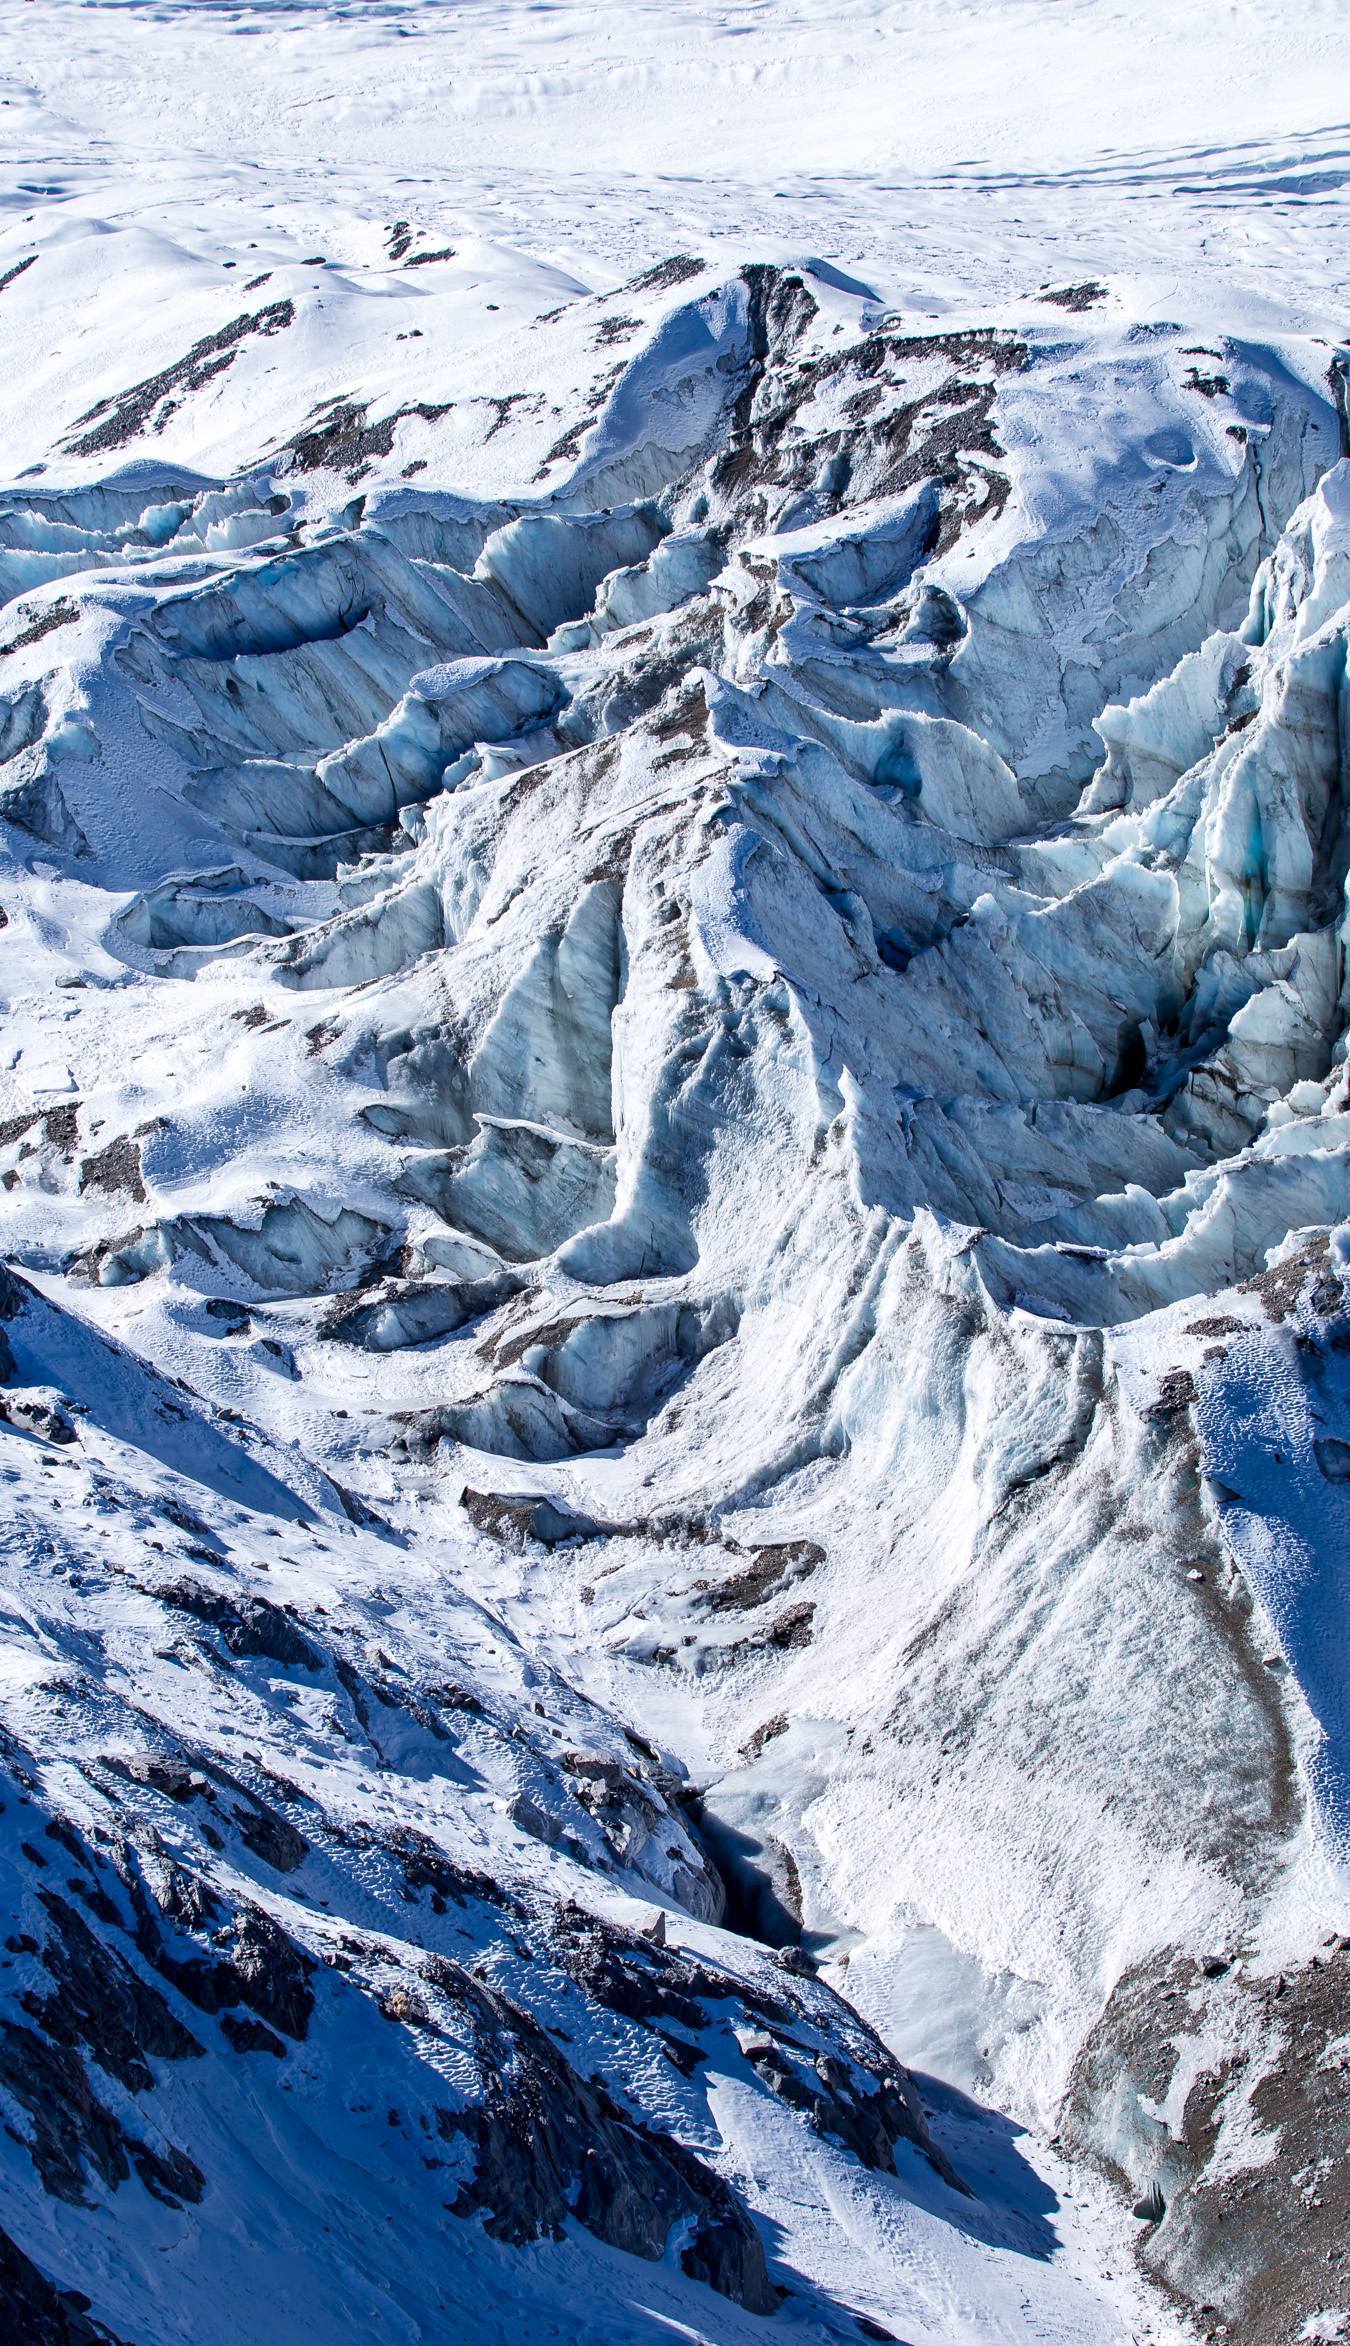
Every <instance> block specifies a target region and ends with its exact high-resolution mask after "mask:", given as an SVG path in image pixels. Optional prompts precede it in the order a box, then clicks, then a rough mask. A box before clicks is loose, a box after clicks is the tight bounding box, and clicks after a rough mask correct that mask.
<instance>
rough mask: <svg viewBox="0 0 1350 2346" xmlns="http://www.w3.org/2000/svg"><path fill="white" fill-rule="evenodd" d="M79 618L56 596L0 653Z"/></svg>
mask: <svg viewBox="0 0 1350 2346" xmlns="http://www.w3.org/2000/svg"><path fill="white" fill-rule="evenodd" d="M6 282H7V281H6V280H5V279H3V278H0V292H2V291H3V290H4V286H5V283H6ZM20 610H21V611H22V605H21V606H20ZM79 616H80V614H79V609H78V607H77V606H76V605H75V604H74V603H70V602H67V601H66V599H65V597H64V595H58V596H57V597H56V598H55V600H54V601H52V602H50V603H43V604H41V605H40V606H39V607H38V609H37V610H36V611H35V612H34V613H33V616H32V618H31V619H26V620H25V621H24V624H23V626H22V627H21V628H20V629H19V632H18V634H17V635H12V636H11V637H10V639H9V642H8V643H7V644H3V645H0V651H5V652H23V651H27V649H28V646H29V645H30V644H40V643H41V642H42V640H43V638H44V637H45V636H49V635H55V634H56V633H57V631H58V629H59V628H62V627H73V626H74V625H75V622H76V620H77V619H78V618H79Z"/></svg>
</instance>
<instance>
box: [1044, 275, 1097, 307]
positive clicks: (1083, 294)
mask: <svg viewBox="0 0 1350 2346" xmlns="http://www.w3.org/2000/svg"><path fill="white" fill-rule="evenodd" d="M1040 298H1041V300H1042V301H1050V302H1053V303H1054V305H1055V308H1056V309H1059V310H1073V311H1081V310H1090V309H1093V308H1095V306H1096V304H1097V303H1098V302H1099V301H1105V299H1106V287H1105V286H1104V285H1099V284H1098V283H1097V280H1096V278H1095V277H1085V278H1084V279H1083V282H1082V284H1081V285H1044V286H1042V288H1041V295H1040Z"/></svg>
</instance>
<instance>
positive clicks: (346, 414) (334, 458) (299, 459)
mask: <svg viewBox="0 0 1350 2346" xmlns="http://www.w3.org/2000/svg"><path fill="white" fill-rule="evenodd" d="M426 257H427V258H428V259H429V260H430V259H436V258H440V257H443V256H440V255H435V254H428V255H427V256H426ZM449 412H450V406H449V404H448V403H442V404H441V405H439V406H437V405H435V404H434V403H429V402H427V401H425V400H424V401H421V402H419V403H418V404H417V405H415V406H412V407H400V408H396V409H395V411H394V412H393V414H392V415H385V416H381V417H380V419H379V421H378V422H377V423H373V424H372V423H368V422H367V421H366V417H367V414H368V409H367V407H366V405H365V403H364V402H362V401H358V400H349V399H334V400H331V401H330V402H329V404H328V406H327V407H326V408H322V409H321V410H320V411H319V416H318V418H317V420H316V421H315V422H314V423H313V424H312V425H311V426H310V428H309V430H308V431H305V432H300V433H298V434H297V435H296V437H295V439H294V440H293V441H292V442H291V445H290V449H289V451H288V456H289V464H290V468H291V469H292V470H294V471H295V472H340V473H342V474H343V475H344V477H345V478H346V479H347V480H349V481H356V480H359V479H360V476H361V474H362V473H363V472H365V471H366V470H367V469H368V468H369V466H370V465H371V463H372V462H373V461H374V459H375V458H376V457H378V456H388V455H389V454H390V452H391V450H392V449H393V445H394V435H395V433H396V432H397V430H398V427H399V425H400V424H401V423H402V422H403V421H404V419H405V418H406V417H408V416H418V417H420V418H421V420H422V421H423V422H424V423H436V422H438V421H439V419H440V417H441V416H443V415H448V414H449Z"/></svg>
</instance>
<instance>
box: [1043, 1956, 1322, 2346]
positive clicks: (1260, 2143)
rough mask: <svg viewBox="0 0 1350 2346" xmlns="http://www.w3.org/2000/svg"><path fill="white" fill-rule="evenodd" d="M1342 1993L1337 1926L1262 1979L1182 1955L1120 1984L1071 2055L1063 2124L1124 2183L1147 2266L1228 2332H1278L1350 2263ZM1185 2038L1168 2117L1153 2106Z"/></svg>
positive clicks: (1264, 2343) (1250, 2342)
mask: <svg viewBox="0 0 1350 2346" xmlns="http://www.w3.org/2000/svg"><path fill="white" fill-rule="evenodd" d="M1348 2009H1350V1948H1347V1947H1346V1946H1345V1945H1343V1944H1342V1943H1341V1942H1340V1941H1339V1940H1337V1941H1333V1942H1332V1943H1330V1944H1329V1945H1328V1946H1327V1947H1326V1948H1324V1950H1323V1951H1322V1953H1320V1954H1319V1955H1316V1956H1314V1957H1312V1958H1311V1959H1310V1960H1309V1961H1308V1962H1307V1963H1305V1964H1304V1965H1303V1966H1301V1967H1300V1968H1299V1969H1297V1970H1292V1971H1286V1972H1284V1973H1282V1974H1280V1975H1278V1976H1276V1977H1273V1978H1271V1977H1262V1976H1261V1975H1259V1974H1256V1973H1253V1972H1252V1971H1251V1970H1250V1968H1249V1967H1248V1965H1247V1964H1245V1963H1242V1962H1236V1963H1235V1962H1231V1961H1227V1960H1220V1962H1219V1966H1218V1968H1217V1969H1216V1968H1215V1959H1214V1958H1212V1957H1201V1958H1200V1959H1199V1960H1198V1961H1192V1960H1188V1959H1184V1958H1180V1957H1178V1958H1176V1959H1175V1960H1174V1961H1172V1962H1171V1963H1170V1964H1168V1963H1164V1964H1161V1965H1155V1966H1152V1967H1150V1968H1148V1969H1147V1970H1144V1971H1141V1972H1138V1973H1135V1974H1132V1975H1131V1976H1130V1977H1129V1978H1128V1979H1126V1980H1125V1981H1123V1982H1122V1983H1121V1985H1120V1986H1119V1987H1118V1988H1117V1990H1116V1992H1115V1994H1114V1996H1113V1997H1112V1999H1111V2001H1110V2003H1109V2004H1108V2006H1107V2008H1106V2011H1105V2013H1104V2014H1103V2016H1102V2019H1101V2020H1100V2022H1099V2023H1098V2026H1097V2028H1096V2029H1095V2030H1094V2032H1093V2034H1092V2036H1091V2037H1090V2038H1089V2040H1088V2043H1087V2046H1086V2047H1085V2049H1084V2051H1083V2053H1082V2054H1081V2055H1080V2058H1079V2062H1078V2065H1077V2067H1076V2069H1075V2072H1074V2077H1073V2081H1072V2084H1071V2088H1070V2098H1069V2103H1068V2108H1067V2113H1066V2118H1065V2120H1064V2122H1063V2131H1064V2133H1065V2138H1066V2140H1067V2141H1068V2142H1069V2143H1070V2144H1072V2145H1073V2146H1074V2147H1075V2148H1078V2149H1080V2150H1087V2151H1088V2152H1090V2153H1091V2154H1092V2155H1094V2156H1095V2157H1096V2158H1097V2159H1098V2160H1099V2161H1100V2163H1101V2164H1102V2165H1103V2166H1104V2167H1105V2168H1106V2170H1107V2172H1108V2173H1110V2174H1112V2175H1113V2176H1114V2178H1115V2180H1116V2181H1117V2182H1119V2183H1120V2184H1121V2185H1122V2186H1123V2188H1124V2189H1125V2190H1127V2191H1129V2192H1130V2193H1131V2195H1132V2206H1133V2212H1134V2214H1135V2216H1136V2217H1137V2218H1138V2219H1139V2221H1140V2222H1141V2224H1143V2225H1144V2226H1145V2227H1146V2229H1145V2231H1144V2233H1143V2234H1142V2235H1141V2240H1140V2249H1139V2253H1140V2255H1141V2257H1142V2260H1143V2262H1144V2264H1145V2265H1146V2266H1147V2268H1148V2269H1149V2270H1150V2271H1151V2272H1152V2273H1153V2274H1154V2275H1155V2276H1156V2277H1157V2278H1158V2279H1159V2280H1160V2281H1162V2282H1163V2283H1164V2284H1165V2285H1166V2286H1167V2287H1168V2288H1169V2289H1170V2290H1171V2291H1172V2292H1173V2293H1174V2294H1175V2296H1176V2297H1177V2298H1178V2300H1179V2301H1180V2302H1181V2303H1182V2304H1183V2305H1187V2306H1190V2307H1192V2308H1194V2307H1196V2306H1200V2307H1202V2308H1207V2310H1208V2314H1209V2316H1211V2317H1213V2318H1214V2319H1215V2320H1217V2321H1219V2322H1220V2323H1221V2325H1222V2326H1221V2327H1220V2328H1218V2329H1217V2330H1214V2329H1210V2330H1206V2331H1205V2332H1204V2334H1205V2335H1213V2336H1221V2337H1223V2338H1224V2339H1226V2340H1228V2341H1230V2342H1232V2346H1284V2341H1286V2340H1287V2339H1289V2338H1290V2337H1292V2336H1294V2335H1296V2334H1297V2329H1298V2325H1299V2323H1300V2322H1302V2321H1303V2320H1304V2319H1305V2318H1306V2316H1307V2313H1308V2308H1309V2307H1310V2306H1317V2305H1319V2304H1321V2303H1322V2302H1324V2292H1325V2291H1326V2290H1328V2289H1332V2290H1333V2291H1334V2289H1335V2287H1336V2286H1337V2285H1338V2284H1337V2282H1336V2278H1335V2276H1336V2274H1337V2273H1338V2272H1340V2271H1346V2272H1347V2274H1350V2250H1347V2248H1346V2227H1347V2224H1350V2180H1347V2175H1346V2168H1345V2162H1344V2160H1343V2159H1342V2158H1340V2157H1339V2155H1338V2147H1339V2145H1340V2144H1341V2143H1342V2142H1343V2140H1344V2138H1345V2132H1346V2127H1347V2124H1350V2059H1347V2055H1346V2051H1345V2044H1346V2037H1345V2021H1346V2012H1347V2010H1348ZM1193 2044H1195V2045H1197V2046H1198V2047H1199V2048H1201V2050H1202V2052H1203V2055H1204V2057H1203V2058H1202V2059H1201V2061H1200V2063H1199V2064H1198V2067H1197V2073H1196V2075H1195V2077H1194V2080H1193V2082H1192V2083H1191V2085H1190V2087H1189V2089H1188V2091H1187V2094H1186V2097H1185V2104H1184V2107H1183V2109H1182V2112H1181V2116H1180V2120H1179V2123H1178V2124H1177V2125H1176V2126H1175V2128H1172V2129H1170V2130H1169V2129H1168V2128H1166V2127H1164V2126H1163V2125H1162V2124H1161V2123H1160V2121H1159V2119H1158V2118H1157V2116H1155V2115H1154V2113H1155V2112H1156V2111H1157V2110H1158V2109H1159V2108H1161V2107H1162V2105H1163V2104H1164V2103H1165V2102H1166V2100H1167V2098H1168V2093H1169V2088H1170V2086H1171V2083H1172V2079H1173V2076H1174V2075H1175V2073H1176V2070H1177V2067H1178V2065H1179V2064H1180V2063H1181V2062H1182V2061H1185V2060H1187V2059H1188V2057H1189V2052H1190V2048H1191V2046H1192V2045H1193ZM1108 2127H1109V2128H1110V2129H1111V2133H1110V2142H1109V2143H1108V2141H1107V2139H1106V2129H1107V2128H1108ZM1122 2150H1124V2151H1125V2153H1126V2154H1127V2156H1126V2158H1125V2159H1124V2160H1122V2158H1121V2156H1120V2153H1121V2151H1122ZM1244 2153H1245V2155H1244Z"/></svg>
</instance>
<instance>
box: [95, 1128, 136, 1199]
mask: <svg viewBox="0 0 1350 2346" xmlns="http://www.w3.org/2000/svg"><path fill="white" fill-rule="evenodd" d="M91 1190H100V1191H102V1193H103V1195H104V1196H105V1197H129V1198H131V1199H133V1200H134V1202H135V1203H136V1204H137V1205H139V1206H143V1205H144V1204H145V1201H146V1188H145V1183H144V1181H143V1180H142V1178H141V1152H140V1150H139V1149H138V1148H137V1146H136V1143H135V1141H134V1140H133V1139H132V1138H131V1137H130V1135H129V1134H126V1133H123V1134H122V1135H121V1136H120V1137H119V1138H118V1139H117V1140H110V1141H109V1143H108V1145H107V1147H106V1148H105V1149H100V1150H99V1151H98V1153H97V1155H95V1156H92V1157H86V1158H85V1160H84V1163H83V1164H82V1165H81V1167H80V1195H81V1197H85V1196H87V1195H88V1194H89V1192H90V1191H91Z"/></svg>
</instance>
